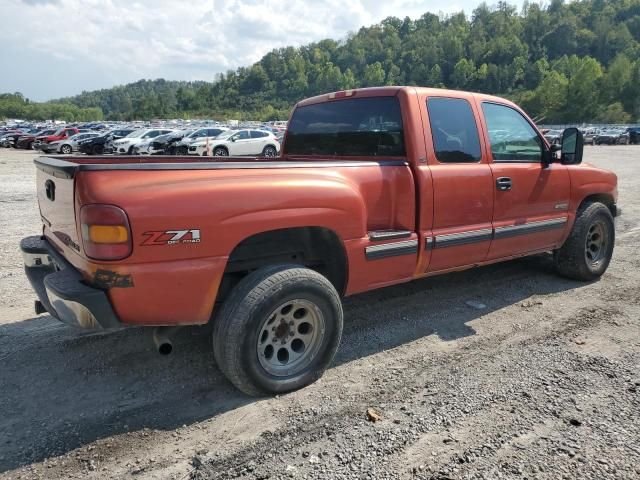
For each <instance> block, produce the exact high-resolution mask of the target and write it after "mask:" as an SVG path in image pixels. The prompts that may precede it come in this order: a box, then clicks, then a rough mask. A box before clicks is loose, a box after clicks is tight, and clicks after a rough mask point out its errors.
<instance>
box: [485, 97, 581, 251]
mask: <svg viewBox="0 0 640 480" xmlns="http://www.w3.org/2000/svg"><path fill="white" fill-rule="evenodd" d="M478 107H479V109H480V110H482V113H483V118H482V120H483V123H484V125H485V130H486V133H485V135H484V137H485V142H486V143H487V149H488V150H489V152H490V155H491V159H492V162H491V164H490V166H491V173H492V177H493V189H494V197H495V200H494V210H493V228H494V238H493V242H492V243H491V248H490V249H489V255H488V257H487V258H488V259H497V258H504V257H510V256H517V255H521V254H524V253H528V252H533V251H537V250H545V249H553V248H556V247H558V246H559V245H560V244H561V242H562V240H563V238H564V233H565V231H566V228H567V226H568V211H569V194H570V182H569V172H568V170H567V167H566V166H565V165H561V164H559V163H552V164H550V165H547V164H545V163H543V161H542V160H543V151H544V150H545V149H547V148H548V147H547V145H546V142H544V140H543V139H542V137H541V136H540V134H539V132H538V131H537V130H536V129H535V128H534V127H533V125H532V124H531V122H530V121H529V119H527V118H526V117H525V116H524V115H523V114H522V112H520V111H519V110H518V109H516V108H514V107H513V106H510V105H506V104H500V103H494V102H487V101H481V102H479V103H478Z"/></svg>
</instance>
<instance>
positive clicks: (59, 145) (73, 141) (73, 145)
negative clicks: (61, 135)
mask: <svg viewBox="0 0 640 480" xmlns="http://www.w3.org/2000/svg"><path fill="white" fill-rule="evenodd" d="M98 136H100V134H99V133H97V132H95V133H90V132H82V133H76V134H75V135H72V136H70V137H68V138H65V139H63V140H57V141H55V142H51V143H46V144H43V145H42V147H41V150H42V151H43V152H44V153H64V154H65V155H68V154H70V153H73V152H77V151H78V142H79V141H81V140H87V139H89V138H94V137H98Z"/></svg>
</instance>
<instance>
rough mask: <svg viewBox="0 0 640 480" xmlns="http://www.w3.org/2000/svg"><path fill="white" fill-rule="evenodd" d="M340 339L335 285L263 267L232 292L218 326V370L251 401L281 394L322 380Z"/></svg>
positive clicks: (304, 272)
mask: <svg viewBox="0 0 640 480" xmlns="http://www.w3.org/2000/svg"><path fill="white" fill-rule="evenodd" d="M341 336H342V306H341V303H340V297H339V295H338V293H337V292H336V290H335V288H334V287H333V285H332V284H331V283H330V282H329V280H327V279H326V278H325V277H323V276H322V275H320V274H319V273H317V272H315V271H313V270H310V269H307V268H302V267H299V266H296V265H275V266H269V267H264V268H261V269H259V270H256V271H255V272H253V273H251V274H249V275H248V276H246V277H245V278H244V279H243V280H242V281H241V282H240V283H239V284H238V285H237V286H236V287H235V289H234V290H233V291H232V292H231V294H230V296H229V297H228V298H227V300H226V301H225V303H224V305H223V306H222V309H221V310H220V314H219V316H218V318H217V319H216V321H215V324H214V330H213V351H214V355H215V358H216V362H217V363H218V366H219V367H220V369H221V370H222V372H223V373H224V374H225V376H226V377H227V378H228V379H229V380H230V381H231V383H233V384H234V385H235V386H236V387H237V388H238V389H240V390H241V391H243V392H244V393H246V394H248V395H252V396H260V395H264V394H272V393H283V392H289V391H292V390H296V389H298V388H302V387H304V386H306V385H309V384H311V383H313V382H315V381H316V380H318V379H319V378H320V377H321V376H322V374H323V373H324V370H325V369H326V368H327V367H328V366H329V364H330V363H331V361H332V360H333V357H334V355H335V353H336V350H337V349H338V345H339V344H340V338H341Z"/></svg>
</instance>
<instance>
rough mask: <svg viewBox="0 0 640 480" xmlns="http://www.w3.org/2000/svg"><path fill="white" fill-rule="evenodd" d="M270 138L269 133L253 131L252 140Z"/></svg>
mask: <svg viewBox="0 0 640 480" xmlns="http://www.w3.org/2000/svg"><path fill="white" fill-rule="evenodd" d="M267 136H269V134H268V133H267V132H262V131H260V130H251V138H264V137H267Z"/></svg>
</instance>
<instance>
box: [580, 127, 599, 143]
mask: <svg viewBox="0 0 640 480" xmlns="http://www.w3.org/2000/svg"><path fill="white" fill-rule="evenodd" d="M581 132H582V137H583V138H584V143H585V144H588V145H593V144H594V143H595V139H596V136H597V135H598V130H597V129H595V128H586V129H584V130H581Z"/></svg>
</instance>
